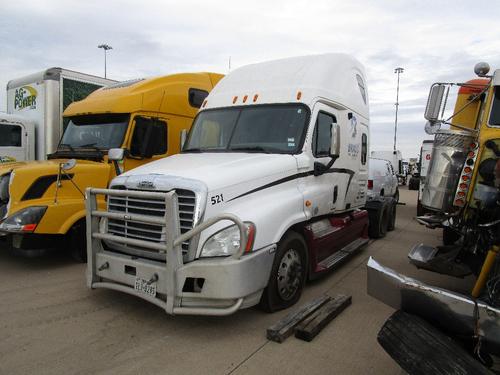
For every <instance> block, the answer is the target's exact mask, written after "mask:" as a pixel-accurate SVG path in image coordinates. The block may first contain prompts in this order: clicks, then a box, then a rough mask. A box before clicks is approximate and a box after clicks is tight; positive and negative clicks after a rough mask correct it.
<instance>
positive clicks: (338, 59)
mask: <svg viewBox="0 0 500 375" xmlns="http://www.w3.org/2000/svg"><path fill="white" fill-rule="evenodd" d="M368 149H369V110H368V93H367V88H366V78H365V73H364V69H363V67H362V65H361V64H360V63H359V62H358V61H356V60H355V59H353V58H352V57H350V56H347V55H343V54H326V55H318V56H306V57H296V58H289V59H283V60H277V61H271V62H266V63H260V64H254V65H249V66H246V67H242V68H240V69H237V70H235V71H233V72H231V73H230V74H229V75H228V76H226V77H225V78H223V79H222V80H221V81H220V82H219V83H218V84H217V86H216V87H215V88H214V89H213V91H212V92H211V93H210V94H209V96H208V98H207V99H206V100H205V101H204V103H203V105H202V109H201V110H200V112H199V113H198V115H197V117H196V119H195V120H194V123H193V126H192V128H191V131H190V133H189V136H188V138H187V140H186V142H185V144H184V147H183V151H182V153H181V154H179V155H174V156H171V157H168V158H165V159H162V160H159V161H156V162H153V163H149V164H147V165H145V166H142V167H139V168H136V169H134V170H132V171H129V172H126V173H124V174H122V175H121V176H118V177H117V178H115V179H114V180H113V181H112V182H111V184H110V188H109V189H92V188H89V189H88V190H87V245H88V249H87V250H88V266H87V282H88V286H89V287H90V288H109V289H114V290H118V291H122V292H125V293H129V294H132V295H135V296H138V297H140V298H143V299H145V300H147V301H150V302H152V303H154V304H156V305H158V306H160V307H162V308H163V309H165V310H166V312H167V313H169V314H203V315H227V314H231V313H233V312H235V311H237V310H238V309H240V308H245V307H249V306H252V305H256V304H259V303H260V305H261V306H262V307H263V308H264V309H265V310H267V311H275V310H279V309H283V308H286V307H288V306H291V305H293V304H294V303H295V302H296V301H297V300H298V299H299V297H300V295H301V291H302V288H303V285H304V283H305V281H306V279H307V278H314V277H317V276H318V275H321V274H323V273H325V272H326V271H328V270H331V269H332V268H334V267H336V266H338V265H339V264H340V263H342V262H343V261H344V260H345V259H347V258H348V257H349V256H350V255H352V254H353V253H354V252H355V251H356V250H357V249H359V248H360V247H361V246H362V245H364V244H366V243H367V242H368V232H369V230H370V232H371V233H373V234H374V237H377V236H380V235H382V234H383V233H385V231H386V230H387V229H392V228H394V218H395V213H394V211H393V210H394V209H395V207H396V205H395V204H394V200H393V199H392V198H388V199H383V198H380V199H378V200H373V201H370V202H366V199H367V179H368ZM112 153H113V154H115V151H110V155H111V154H112ZM116 154H118V152H116ZM102 195H105V196H106V199H107V204H106V207H102V206H101V207H99V204H98V202H99V201H101V202H102V200H100V199H99V200H98V199H97V197H98V196H102ZM369 224H370V228H369Z"/></svg>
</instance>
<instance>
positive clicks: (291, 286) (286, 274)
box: [276, 249, 302, 301]
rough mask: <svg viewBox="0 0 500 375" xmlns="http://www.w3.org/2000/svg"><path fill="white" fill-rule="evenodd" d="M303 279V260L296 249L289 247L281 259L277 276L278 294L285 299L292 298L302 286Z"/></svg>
mask: <svg viewBox="0 0 500 375" xmlns="http://www.w3.org/2000/svg"><path fill="white" fill-rule="evenodd" d="M301 280H302V262H301V259H300V255H299V253H298V252H297V251H296V250H295V249H288V250H287V251H286V252H285V254H283V257H282V258H281V260H280V263H279V266H278V275H277V277H276V281H277V286H278V294H279V296H280V297H281V298H282V299H283V300H285V301H289V300H291V299H292V298H293V297H294V296H295V294H296V293H297V291H298V290H299V288H300V283H301Z"/></svg>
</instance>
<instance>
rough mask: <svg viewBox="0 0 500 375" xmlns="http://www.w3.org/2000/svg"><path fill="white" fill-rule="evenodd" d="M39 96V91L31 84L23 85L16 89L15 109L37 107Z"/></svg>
mask: <svg viewBox="0 0 500 375" xmlns="http://www.w3.org/2000/svg"><path fill="white" fill-rule="evenodd" d="M37 96H38V93H37V91H36V90H35V89H34V88H33V87H31V86H23V87H20V88H18V89H16V94H15V97H14V109H19V110H21V109H26V108H29V109H35V108H36V98H37Z"/></svg>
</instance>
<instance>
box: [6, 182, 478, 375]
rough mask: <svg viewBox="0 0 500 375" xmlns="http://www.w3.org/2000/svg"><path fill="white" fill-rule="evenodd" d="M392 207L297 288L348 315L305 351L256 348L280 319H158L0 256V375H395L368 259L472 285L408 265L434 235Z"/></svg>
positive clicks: (59, 264)
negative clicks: (369, 284) (352, 252)
mask: <svg viewBox="0 0 500 375" xmlns="http://www.w3.org/2000/svg"><path fill="white" fill-rule="evenodd" d="M401 201H403V202H406V203H407V205H406V206H398V217H397V223H396V230H395V231H393V232H390V233H389V234H388V235H387V237H386V238H384V239H381V240H377V241H374V242H373V243H371V244H370V245H368V246H366V247H365V248H364V249H363V250H362V251H361V252H359V253H358V254H357V255H356V256H355V257H354V258H352V259H351V260H350V261H349V262H347V263H346V264H345V265H344V266H342V267H341V268H340V269H339V270H337V271H334V272H332V273H330V274H329V275H327V276H326V277H324V278H321V279H320V280H317V281H314V282H311V283H309V284H308V285H307V286H306V289H305V291H304V294H303V296H302V299H301V301H300V302H299V304H300V303H305V302H306V301H308V300H310V299H312V298H314V297H316V296H318V295H320V294H322V293H325V292H327V293H330V294H331V295H335V294H338V293H343V294H350V295H352V306H350V307H349V308H347V309H346V310H345V311H344V312H343V313H342V314H341V315H340V316H339V317H337V318H336V319H335V320H334V321H333V322H332V323H330V324H329V325H328V326H327V327H326V328H325V329H324V330H323V331H322V332H321V333H320V334H319V335H318V336H317V337H316V338H315V339H314V340H313V341H312V342H310V343H307V342H304V341H300V340H297V339H295V338H294V337H290V338H289V339H287V340H286V341H285V342H284V343H282V344H277V343H274V342H271V341H268V340H267V339H266V337H265V330H266V328H267V327H268V326H270V325H271V324H273V323H274V322H276V321H277V320H279V319H280V317H282V316H283V315H285V314H287V313H288V311H283V312H279V313H275V314H266V313H263V312H261V311H259V310H257V309H247V310H243V311H240V312H238V313H236V314H234V315H232V316H229V317H192V316H168V315H166V314H165V313H164V312H163V311H162V310H161V309H159V308H157V307H155V306H154V305H151V304H148V303H146V302H143V301H142V300H139V299H137V298H134V297H132V296H128V295H125V294H122V293H119V292H114V291H108V290H94V291H91V290H88V289H87V288H86V286H85V265H82V264H75V263H74V262H73V261H72V260H71V259H70V257H69V256H67V255H65V254H61V253H59V254H57V253H55V254H50V255H48V256H45V257H43V258H38V259H24V258H19V257H15V256H13V255H11V254H9V253H7V252H6V251H5V249H1V250H3V251H1V252H0V332H1V335H0V374H34V373H36V374H91V373H99V374H191V375H192V374H308V375H309V374H310V375H313V374H326V373H328V374H400V373H401V370H400V369H399V368H398V366H397V365H396V364H395V363H394V362H393V361H392V360H391V359H390V358H389V357H388V356H387V355H386V354H385V352H384V351H383V350H382V349H381V348H380V347H379V345H378V344H377V342H376V335H377V332H378V330H379V329H380V327H381V325H382V324H383V322H384V321H385V319H387V317H389V315H390V314H391V313H392V309H391V308H389V307H387V306H385V305H383V304H382V303H380V302H379V301H377V300H374V299H373V298H371V297H370V296H368V295H367V294H366V267H365V265H366V261H367V259H368V257H369V256H374V257H375V258H376V259H377V260H378V261H380V262H382V263H383V264H384V265H386V266H389V267H391V268H394V269H396V270H398V271H400V272H402V273H405V274H407V275H409V276H413V277H416V278H418V279H420V280H422V281H425V282H428V283H432V284H434V285H439V286H442V287H446V288H450V289H454V290H459V291H467V290H468V288H470V286H471V284H472V280H471V279H464V280H457V279H452V278H448V277H446V276H440V275H435V274H433V273H430V272H427V271H421V270H417V269H415V268H414V267H412V266H410V265H409V264H408V262H407V258H406V255H407V253H408V251H409V249H410V247H411V246H412V245H413V244H415V243H419V242H426V243H429V244H437V243H439V240H440V238H439V236H440V231H432V230H429V229H426V228H424V227H422V226H420V225H418V224H417V223H416V222H415V221H414V220H413V217H414V216H415V212H416V207H415V206H416V192H415V191H408V190H406V189H402V190H401Z"/></svg>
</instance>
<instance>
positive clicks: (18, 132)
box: [0, 125, 22, 147]
mask: <svg viewBox="0 0 500 375" xmlns="http://www.w3.org/2000/svg"><path fill="white" fill-rule="evenodd" d="M0 146H2V147H21V146H22V128H21V127H20V126H18V125H0Z"/></svg>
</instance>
